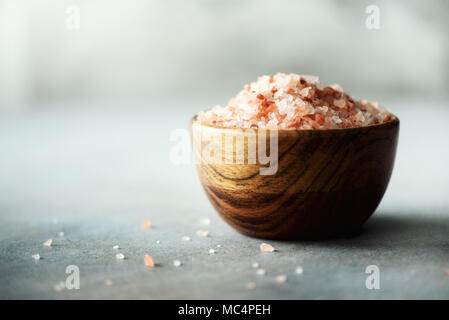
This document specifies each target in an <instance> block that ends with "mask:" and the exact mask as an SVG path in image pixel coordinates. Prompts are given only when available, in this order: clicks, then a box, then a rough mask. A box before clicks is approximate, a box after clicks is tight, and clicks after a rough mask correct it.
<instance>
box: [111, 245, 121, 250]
mask: <svg viewBox="0 0 449 320" xmlns="http://www.w3.org/2000/svg"><path fill="white" fill-rule="evenodd" d="M112 249H114V250H118V249H120V247H119V245H118V244H116V245H115V246H113V247H112Z"/></svg>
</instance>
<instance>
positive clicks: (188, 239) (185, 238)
mask: <svg viewBox="0 0 449 320" xmlns="http://www.w3.org/2000/svg"><path fill="white" fill-rule="evenodd" d="M182 241H190V237H188V236H184V237H182Z"/></svg>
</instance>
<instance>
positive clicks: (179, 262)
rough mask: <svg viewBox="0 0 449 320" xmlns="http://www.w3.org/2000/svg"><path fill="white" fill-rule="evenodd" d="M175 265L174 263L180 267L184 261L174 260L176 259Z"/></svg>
mask: <svg viewBox="0 0 449 320" xmlns="http://www.w3.org/2000/svg"><path fill="white" fill-rule="evenodd" d="M173 265H174V266H175V267H180V266H181V265H182V262H181V261H179V260H174V261H173Z"/></svg>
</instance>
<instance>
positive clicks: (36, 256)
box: [31, 253, 41, 260]
mask: <svg viewBox="0 0 449 320" xmlns="http://www.w3.org/2000/svg"><path fill="white" fill-rule="evenodd" d="M31 257H32V258H33V259H34V260H40V259H41V255H40V254H39V253H37V254H33V255H31Z"/></svg>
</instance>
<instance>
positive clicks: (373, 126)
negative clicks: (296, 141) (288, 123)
mask: <svg viewBox="0 0 449 320" xmlns="http://www.w3.org/2000/svg"><path fill="white" fill-rule="evenodd" d="M389 114H390V115H391V120H389V121H387V122H383V123H376V124H370V125H368V126H362V127H351V128H335V129H266V128H260V129H259V128H240V127H223V126H217V125H213V124H206V123H202V122H200V121H198V119H197V118H198V114H196V115H195V116H193V117H192V119H191V120H190V124H191V126H192V125H193V124H198V125H200V126H202V127H209V128H213V129H218V130H222V131H228V132H230V131H233V130H234V131H241V130H245V131H246V130H253V131H259V130H266V131H278V132H279V133H282V134H287V133H290V134H293V133H294V134H298V133H312V132H319V133H325V132H334V133H337V132H351V131H352V132H354V131H360V130H367V129H380V128H384V127H388V126H398V125H399V123H400V121H399V118H398V117H397V116H396V115H395V114H393V113H389Z"/></svg>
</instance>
